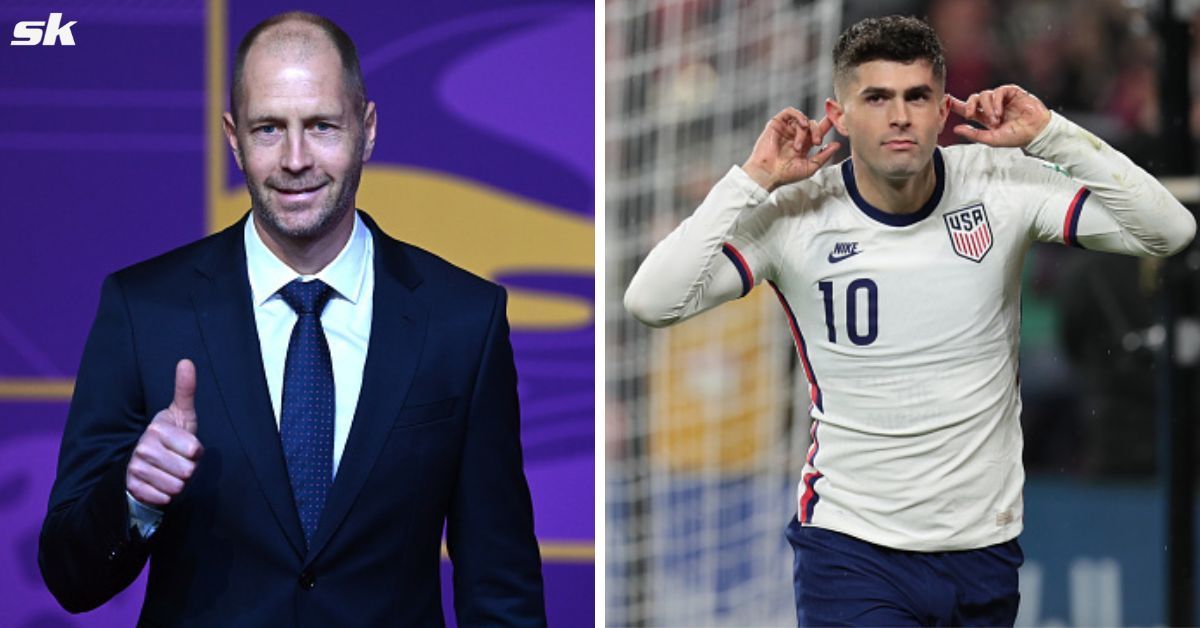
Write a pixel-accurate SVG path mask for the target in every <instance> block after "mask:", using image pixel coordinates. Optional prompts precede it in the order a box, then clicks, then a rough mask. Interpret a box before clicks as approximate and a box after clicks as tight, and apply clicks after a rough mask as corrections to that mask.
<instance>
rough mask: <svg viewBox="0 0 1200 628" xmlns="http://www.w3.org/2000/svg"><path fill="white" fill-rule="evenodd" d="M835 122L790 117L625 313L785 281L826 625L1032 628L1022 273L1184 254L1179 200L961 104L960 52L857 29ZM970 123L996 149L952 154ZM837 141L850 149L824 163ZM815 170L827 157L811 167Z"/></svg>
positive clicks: (690, 224) (802, 609)
mask: <svg viewBox="0 0 1200 628" xmlns="http://www.w3.org/2000/svg"><path fill="white" fill-rule="evenodd" d="M833 55H834V94H835V97H836V100H833V99H831V100H827V101H826V103H825V117H823V118H821V119H820V120H819V121H818V120H814V119H810V118H808V117H806V116H805V115H804V114H803V113H801V112H799V111H797V110H795V109H791V108H789V109H786V110H784V111H782V112H780V113H779V114H778V115H777V116H775V117H774V118H773V119H772V120H771V121H770V122H769V123H768V124H767V126H766V129H765V130H764V131H763V133H762V135H761V136H760V137H759V138H758V141H757V142H756V143H755V145H754V149H753V151H752V153H751V155H750V158H749V159H748V160H747V161H746V162H745V163H744V164H742V166H741V167H736V166H735V167H733V168H731V169H730V171H729V173H728V174H727V175H725V177H724V178H723V179H721V180H720V181H719V182H718V183H717V184H716V186H715V187H714V188H713V189H712V191H711V192H710V193H709V195H708V197H707V198H706V199H705V200H704V202H703V203H702V204H701V205H700V207H699V208H698V209H696V211H695V213H694V214H693V215H692V216H691V217H690V218H688V219H687V220H685V221H684V222H683V223H682V224H681V225H679V227H677V228H676V229H675V230H674V231H673V232H672V233H671V234H670V235H668V236H667V237H666V238H665V239H664V240H663V241H662V242H660V243H659V244H658V245H657V246H655V248H654V249H653V250H652V251H651V252H650V254H649V255H648V256H647V258H646V260H645V262H644V263H643V264H642V266H641V267H640V268H639V269H638V272H637V274H636V275H635V276H634V278H633V280H632V282H631V283H630V285H629V289H628V291H627V292H626V294H625V306H626V307H627V308H628V309H629V311H630V312H632V313H633V315H634V316H636V317H637V318H638V319H639V320H641V321H643V322H645V323H647V324H649V325H653V326H656V327H657V326H664V325H670V324H673V323H677V322H679V321H682V320H684V319H686V318H688V317H690V316H693V315H695V314H698V313H700V312H702V311H704V310H707V309H709V308H712V307H714V306H716V305H718V304H720V303H723V302H725V301H729V300H731V299H736V298H739V297H741V296H744V295H745V294H746V293H748V292H749V291H750V289H751V288H752V287H754V286H755V285H756V284H757V283H758V282H761V281H766V282H767V283H769V284H770V285H771V288H772V289H773V290H774V291H775V292H776V294H777V295H778V297H779V300H780V302H781V303H782V305H783V308H784V311H785V313H786V315H787V318H788V321H789V323H790V325H791V330H792V333H793V336H794V338H795V343H796V347H797V351H798V352H799V356H800V362H801V364H802V366H803V368H804V372H805V375H806V376H807V379H808V386H809V392H810V394H811V398H812V406H811V415H812V426H813V427H812V447H811V448H810V449H809V452H808V457H807V462H806V465H805V468H804V472H803V475H802V478H801V481H800V483H799V491H798V512H797V517H796V518H795V519H793V520H792V522H791V525H790V526H789V527H788V531H787V535H788V539H789V541H790V542H791V544H792V546H793V548H794V550H795V587H796V607H797V608H796V610H797V616H798V619H799V622H800V624H802V625H835V624H859V625H866V624H870V625H897V626H898V625H915V624H921V625H933V624H938V625H944V624H956V625H960V624H961V625H972V624H975V625H1001V624H1007V625H1011V624H1012V623H1013V622H1014V620H1015V618H1016V613H1017V603H1018V599H1019V595H1018V593H1017V568H1018V567H1019V566H1020V565H1021V563H1022V561H1023V555H1022V553H1021V549H1020V546H1019V545H1018V544H1017V540H1016V538H1017V535H1018V534H1020V532H1021V529H1022V514H1023V513H1022V503H1021V488H1022V484H1023V482H1024V472H1023V470H1022V467H1021V448H1022V436H1021V426H1020V421H1019V418H1020V414H1021V399H1020V394H1019V393H1020V391H1019V387H1018V385H1019V380H1018V372H1017V371H1018V369H1017V366H1018V365H1017V345H1018V330H1019V314H1020V277H1021V264H1022V262H1023V260H1024V258H1025V253H1026V251H1027V250H1028V249H1029V247H1030V246H1031V245H1032V244H1033V243H1034V242H1036V241H1040V242H1057V243H1062V244H1066V245H1069V246H1077V247H1082V248H1088V249H1093V250H1101V251H1111V252H1115V253H1125V254H1131V255H1142V256H1159V257H1161V256H1167V255H1171V254H1173V253H1175V252H1177V251H1179V250H1181V249H1182V248H1184V247H1185V246H1187V244H1188V243H1189V242H1190V241H1191V240H1192V237H1193V235H1194V234H1195V229H1196V223H1195V220H1194V219H1193V217H1192V216H1191V214H1189V213H1188V211H1187V210H1186V209H1185V208H1184V207H1183V206H1182V205H1180V204H1179V202H1178V201H1177V200H1176V199H1174V198H1173V197H1172V196H1171V195H1170V193H1169V192H1167V190H1166V189H1164V188H1163V187H1162V185H1160V184H1159V183H1158V182H1157V181H1156V180H1155V179H1154V178H1153V177H1151V176H1150V175H1149V174H1147V173H1146V172H1145V171H1144V170H1142V169H1141V168H1139V167H1137V166H1136V165H1134V164H1133V163H1132V162H1131V161H1130V160H1129V159H1128V158H1126V157H1125V156H1124V155H1122V154H1120V153H1118V152H1117V151H1115V150H1113V149H1112V148H1111V147H1110V146H1108V145H1107V144H1105V143H1104V142H1103V141H1101V140H1100V139H1098V138H1096V137H1095V136H1094V135H1092V134H1091V133H1089V132H1088V131H1086V130H1084V129H1082V128H1080V127H1078V126H1076V125H1075V124H1073V123H1071V122H1070V121H1068V120H1067V119H1065V118H1064V117H1062V116H1060V115H1058V114H1056V113H1053V112H1051V111H1049V110H1048V109H1047V108H1046V107H1045V106H1044V105H1043V104H1042V103H1041V102H1040V101H1039V100H1038V99H1037V98H1036V97H1034V96H1033V95H1031V94H1029V93H1026V92H1025V91H1024V90H1022V89H1021V88H1019V87H1017V86H1015V85H1006V86H1003V87H999V88H997V89H994V90H988V91H984V92H980V93H978V94H973V95H970V96H969V97H968V98H967V99H966V100H965V101H961V100H958V99H956V98H954V97H953V96H951V95H948V94H946V93H945V60H944V58H943V54H942V49H941V44H940V42H939V41H938V38H937V36H936V34H935V33H934V32H933V30H932V29H931V28H930V27H929V26H928V25H926V24H925V23H924V22H921V21H920V20H917V19H913V18H906V17H896V16H893V17H885V18H878V19H867V20H864V21H862V22H859V23H857V24H855V25H853V26H851V27H850V28H849V29H848V30H847V31H846V32H844V33H843V34H842V35H841V37H840V38H839V40H838V42H837V44H836V46H835V48H834V51H833ZM951 111H953V112H954V113H956V114H958V115H959V116H962V117H964V118H966V119H967V120H970V121H973V122H976V123H978V124H979V125H981V126H982V127H983V128H976V127H973V126H970V125H967V124H960V125H958V126H956V127H954V130H955V131H956V132H957V133H958V134H960V135H961V136H963V137H965V138H967V139H969V140H972V141H974V142H976V143H975V144H973V145H964V146H953V147H948V148H939V147H938V146H937V145H936V138H937V136H938V133H939V132H940V131H941V130H942V127H943V125H945V123H946V119H947V116H948V115H949V113H950V112H951ZM830 128H836V129H837V131H838V132H839V133H840V134H841V135H843V136H845V137H846V138H848V139H849V142H850V158H849V159H847V160H846V161H844V162H842V163H841V164H840V165H839V166H837V167H834V168H826V169H822V166H824V165H825V163H826V162H827V161H828V160H829V159H830V157H831V156H832V155H833V154H834V152H835V151H836V150H837V148H838V143H837V142H831V143H829V144H827V145H825V146H822V147H819V148H817V147H818V146H819V145H820V144H821V142H822V141H823V138H824V136H825V135H826V134H827V133H828V131H829V130H830ZM810 153H812V154H811V155H810Z"/></svg>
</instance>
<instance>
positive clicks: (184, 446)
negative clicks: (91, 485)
mask: <svg viewBox="0 0 1200 628" xmlns="http://www.w3.org/2000/svg"><path fill="white" fill-rule="evenodd" d="M196 427H197V422H196V367H195V365H193V364H192V361H191V360H180V361H179V364H177V365H176V366H175V399H174V400H172V401H171V405H170V406H168V407H167V408H166V409H165V410H162V411H161V412H159V413H158V414H156V415H155V416H154V419H153V420H151V421H150V425H149V426H147V427H146V431H145V432H143V433H142V437H141V438H139V439H138V442H137V446H136V447H134V449H133V457H132V458H130V460H129V466H128V467H126V469H125V489H126V490H128V491H129V494H130V495H133V497H134V499H136V500H138V501H139V502H142V503H143V504H147V505H150V506H159V507H162V506H166V505H167V504H169V503H171V500H172V499H174V498H175V497H176V496H177V495H179V493H181V492H182V491H183V487H184V486H185V485H186V484H187V481H188V479H190V478H191V477H192V474H193V473H195V471H196V462H197V461H198V460H199V459H200V455H201V454H202V453H204V447H203V446H202V445H201V444H200V441H199V440H198V439H197V438H196Z"/></svg>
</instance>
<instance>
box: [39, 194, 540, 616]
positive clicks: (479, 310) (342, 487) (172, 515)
mask: <svg viewBox="0 0 1200 628" xmlns="http://www.w3.org/2000/svg"><path fill="white" fill-rule="evenodd" d="M363 218H364V220H365V221H366V223H367V225H368V226H369V227H370V229H371V232H372V234H373V237H374V239H375V295H374V310H373V315H372V324H371V337H370V344H369V348H368V351H367V359H366V366H365V369H364V373H363V385H362V392H361V394H360V398H359V401H358V406H357V410H356V412H355V414H354V423H353V425H352V427H351V430H350V435H349V438H348V440H347V442H346V446H345V450H344V452H343V456H342V460H341V465H340V467H339V469H338V472H337V475H336V478H335V481H334V484H333V487H332V489H331V492H330V494H329V497H328V501H327V502H326V504H325V510H324V513H323V514H322V516H321V521H320V524H319V526H318V528H317V531H316V534H315V536H314V538H313V543H312V546H311V547H308V548H306V547H305V543H304V534H303V532H302V530H301V526H300V520H299V516H298V515H297V511H296V507H295V505H294V502H293V500H292V496H291V488H290V484H289V481H288V475H287V469H286V466H285V463H284V457H283V450H282V446H281V444H280V440H279V431H278V429H277V427H276V422H275V416H274V413H273V411H272V407H271V402H270V399H269V396H268V392H267V384H266V379H265V376H264V375H263V369H262V359H261V354H260V349H259V341H258V335H257V330H256V327H255V323H254V312H253V309H252V303H251V297H250V285H249V280H248V279H247V275H246V254H245V248H244V244H243V236H242V229H243V222H244V220H246V218H243V220H242V221H239V222H238V224H236V225H234V226H233V227H230V228H229V229H226V230H224V231H222V232H220V233H217V234H215V235H212V236H209V237H207V238H205V239H203V240H200V241H198V242H195V243H193V244H190V245H188V246H185V247H182V248H180V249H176V250H174V251H172V252H170V253H167V254H165V255H162V256H160V257H157V258H154V259H152V260H149V261H146V262H143V263H140V264H137V265H135V266H132V267H130V268H127V269H124V270H121V271H119V272H117V273H114V274H113V275H110V276H109V277H108V278H107V279H106V280H105V282H104V286H103V288H102V290H101V295H100V306H99V312H98V313H97V315H96V321H95V323H94V325H93V327H92V330H91V333H90V335H89V336H88V340H87V344H86V346H85V348H84V353H83V359H82V363H81V365H80V367H79V375H78V378H77V379H76V383H75V394H74V397H73V399H72V400H71V409H70V414H69V417H68V420H67V426H66V430H65V432H64V434H63V444H62V450H61V453H60V457H59V462H58V475H57V477H56V479H55V483H54V488H53V490H52V493H51V496H50V505H49V510H48V513H47V515H46V519H45V522H44V523H43V526H42V532H41V537H40V539H39V548H38V563H39V566H40V567H41V571H42V576H43V578H44V579H45V581H46V584H47V585H48V586H49V588H50V591H51V592H52V593H53V594H54V596H55V597H56V598H57V599H58V601H59V602H60V603H61V604H62V605H63V607H64V608H66V609H67V610H69V611H72V612H80V611H86V610H90V609H92V608H95V607H97V606H99V605H101V604H103V603H104V602H105V601H107V600H108V599H110V598H111V597H112V596H113V595H115V594H116V593H118V592H119V591H121V590H122V589H124V588H125V587H127V586H128V585H129V584H130V583H131V582H132V581H133V580H134V579H135V578H136V577H137V575H138V574H139V573H140V572H141V570H142V567H143V566H144V565H145V563H146V561H147V559H149V562H150V573H149V583H148V586H147V590H146V598H145V602H144V605H143V607H142V613H141V619H140V622H139V625H145V626H160V625H161V626H314V627H315V626H321V627H325V626H385V625H387V626H438V625H442V624H443V618H442V612H441V597H440V596H441V592H440V576H439V562H440V554H441V539H442V531H443V525H444V526H445V535H446V545H447V548H448V551H449V554H450V558H451V560H452V561H453V564H454V599H455V610H456V616H457V619H458V622H459V623H460V624H461V625H541V624H544V623H545V610H544V601H543V596H542V577H541V563H540V558H539V556H538V549H537V541H536V539H535V538H534V534H533V512H532V506H531V502H530V497H529V489H528V487H527V485H526V482H525V476H524V472H523V470H522V462H521V444H520V437H519V412H518V407H517V391H516V371H515V368H514V366H513V356H512V348H511V345H510V343H509V339H508V323H507V319H506V317H505V303H506V298H505V294H504V290H503V289H502V288H500V287H499V286H497V285H495V284H492V283H489V282H487V281H485V280H483V279H480V278H478V277H476V276H474V275H471V274H469V273H467V272H465V271H463V270H461V269H459V268H456V267H455V266H452V265H451V264H449V263H447V262H445V261H443V260H441V259H440V258H438V257H436V256H434V255H432V254H430V253H428V252H426V251H423V250H421V249H418V248H416V247H413V246H410V245H407V244H404V243H401V242H398V241H396V240H393V239H392V238H390V237H388V236H387V235H386V234H384V233H383V232H382V231H381V230H380V229H379V227H378V226H377V225H376V224H375V223H374V222H373V221H371V220H370V218H369V217H367V216H366V215H365V214H363ZM182 358H189V359H191V360H192V361H193V362H195V364H196V380H197V381H196V414H197V418H198V424H199V430H198V433H197V436H198V438H199V440H200V442H201V443H202V444H203V445H204V449H205V451H204V455H203V456H202V457H201V458H200V461H199V463H198V465H197V468H196V471H195V474H194V475H193V477H192V478H191V480H190V481H189V482H188V484H187V485H186V487H185V488H184V491H183V492H182V493H181V494H180V495H179V496H178V497H176V499H175V500H174V501H173V502H172V503H171V504H170V505H169V506H168V507H167V509H166V512H165V515H164V517H163V520H162V524H161V526H160V527H159V529H158V530H157V532H155V533H154V534H153V535H152V536H151V538H150V540H149V541H142V540H141V539H140V536H138V535H137V534H136V533H133V534H131V533H130V526H129V513H128V509H127V504H126V498H125V468H126V465H127V464H128V462H129V459H130V457H131V455H132V451H133V448H134V445H135V444H136V443H137V440H138V438H139V437H140V436H141V434H142V432H143V431H144V430H145V428H146V426H147V425H148V424H149V421H150V420H151V419H152V418H153V416H154V415H155V414H156V413H157V412H158V411H160V410H162V409H164V408H166V407H167V406H168V405H169V404H170V403H171V400H172V397H173V394H174V373H175V364H176V362H177V361H179V360H180V359H182ZM334 368H336V365H335V367H334Z"/></svg>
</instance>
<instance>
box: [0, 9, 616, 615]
mask: <svg viewBox="0 0 1200 628" xmlns="http://www.w3.org/2000/svg"><path fill="white" fill-rule="evenodd" d="M296 8H300V9H306V10H311V11H315V12H318V13H322V14H325V15H327V16H329V17H331V18H332V19H334V20H335V21H336V22H338V23H339V24H340V25H341V26H342V27H343V28H344V29H345V30H346V31H348V32H349V33H350V34H351V36H352V37H353V38H354V39H355V40H356V42H357V44H358V48H359V54H360V58H361V59H362V65H363V70H364V74H365V80H366V83H367V88H368V91H369V96H370V97H371V98H372V99H374V100H375V101H376V102H377V103H378V107H379V138H378V143H377V148H376V151H375V155H374V157H373V158H372V160H371V161H370V162H368V164H367V168H366V171H365V172H364V178H363V183H362V188H361V189H360V197H359V204H360V206H362V207H363V208H365V209H367V210H368V211H371V212H372V214H373V216H375V218H376V219H377V220H378V221H379V222H380V223H381V224H382V225H383V226H384V228H385V229H388V230H389V231H390V232H391V233H392V234H393V235H395V236H398V237H400V238H403V239H406V240H408V241H410V242H413V243H415V244H418V245H420V246H422V247H425V248H428V249H431V250H433V251H435V252H439V253H442V254H444V255H445V256H447V257H449V258H450V259H452V260H455V261H457V262H459V263H461V264H464V265H467V266H468V267H469V268H471V269H472V270H474V271H476V272H478V273H481V274H484V275H486V276H488V277H490V278H491V279H494V280H496V281H499V282H500V283H502V284H504V285H505V286H506V287H507V288H508V290H509V292H510V295H511V302H510V319H511V320H512V328H513V334H512V339H513V344H514V347H515V353H516V360H517V366H518V370H519V373H520V395H521V401H522V406H523V426H522V436H523V442H524V446H525V454H526V472H527V475H528V477H529V480H530V484H531V489H532V492H533V496H534V502H535V511H536V514H535V519H536V527H537V534H538V536H539V539H540V541H541V545H542V554H543V557H544V561H545V577H546V593H547V605H548V611H549V614H550V620H551V622H552V623H553V624H556V625H565V626H572V625H590V624H591V623H592V621H593V612H594V610H593V609H594V603H593V600H594V594H593V586H594V575H593V573H594V571H593V570H594V549H593V539H594V497H593V495H594V490H593V486H594V471H593V454H592V452H593V443H594V437H593V417H594V414H593V412H594V405H595V404H594V384H593V382H594V378H593V369H594V366H593V365H594V349H593V337H594V335H593V334H594V323H593V307H592V300H593V298H592V295H593V264H594V262H593V259H594V258H593V242H594V240H593V215H594V211H593V190H594V183H593V178H594V169H593V162H594V116H593V111H594V83H593V80H594V78H593V77H594V65H593V64H594V61H593V60H594V38H593V33H594V23H595V22H594V18H593V15H594V7H593V5H592V4H591V3H590V2H581V1H579V0H562V1H555V2H543V1H539V0H514V1H506V2H502V3H497V2H486V1H482V0H476V1H470V2H451V3H446V2H441V3H439V2H433V3H391V2H379V1H364V2H354V3H318V2H308V1H305V2H299V3H295V4H292V3H282V2H277V1H270V0H240V1H238V2H236V3H234V2H228V3H227V2H225V0H209V1H207V2H206V1H203V0H195V1H190V2H189V1H173V0H161V1H156V2H141V1H137V0H110V1H105V2H90V1H85V0H63V1H58V2H46V1H44V0H28V1H24V2H15V3H14V2H3V3H0V34H2V35H3V39H4V41H3V42H0V181H3V184H4V185H3V189H4V194H3V199H4V201H3V207H2V208H0V268H3V269H4V272H3V277H4V278H3V280H0V286H3V291H4V295H3V297H0V609H2V610H0V624H2V625H5V626H131V625H133V624H134V622H135V618H136V616H137V612H138V610H139V608H140V602H141V598H142V589H143V588H144V580H139V581H138V582H137V583H135V584H134V585H133V586H131V587H130V588H129V590H127V591H126V592H124V593H123V594H121V595H120V596H118V597H117V598H116V599H114V600H113V601H112V602H110V603H109V604H107V605H105V606H104V607H102V608H100V609H99V610H96V611H93V612H91V613H88V614H85V615H82V616H78V617H71V616H69V615H67V614H66V613H65V612H64V611H62V610H61V609H59V608H58V607H57V605H56V604H55V602H54V600H53V599H52V598H51V596H50V594H49V593H48V592H47V591H46V589H45V587H44V585H43V584H42V582H41V578H40V576H39V574H38V571H37V565H36V546H37V534H38V529H39V527H40V524H41V518H42V516H43V514H44V512H45V507H46V500H47V497H48V495H49V488H50V483H51V482H52V480H53V474H54V465H55V458H56V454H57V450H58V441H59V437H60V434H61V430H62V426H63V424H64V421H65V418H66V411H67V403H68V400H69V396H70V391H71V386H72V378H73V376H74V373H75V369H76V367H77V366H78V362H79V357H80V353H81V350H82V345H83V341H84V338H85V335H86V333H87V330H88V327H89V325H90V324H91V320H92V317H93V315H94V313H95V308H96V303H97V298H98V295H99V287H100V282H101V280H102V279H103V277H104V275H105V274H107V273H109V272H111V271H113V270H116V269H118V268H120V267H123V266H125V265H128V264H131V263H134V262H137V261H140V260H142V259H146V258H148V257H151V256H153V255H156V254H158V253H162V252H164V251H166V250H169V249H171V248H174V247H176V246H179V245H182V244H184V243H187V242H190V241H192V240H195V239H198V238H200V237H202V236H204V235H206V234H207V233H210V232H211V231H212V230H213V229H215V228H219V227H223V226H225V225H227V224H229V223H230V222H232V221H233V220H234V219H235V218H236V217H238V216H239V215H240V213H241V212H243V211H245V209H246V208H248V203H247V200H246V197H245V193H244V187H243V184H242V179H241V177H240V174H239V173H238V171H237V169H236V167H235V166H234V164H233V162H232V160H231V159H229V155H228V150H227V148H226V146H225V145H224V144H223V140H221V139H220V138H219V136H215V135H214V132H215V131H216V129H217V127H215V126H212V125H210V124H209V123H211V122H215V121H216V119H217V118H216V116H217V115H219V112H220V111H221V110H223V108H224V107H225V106H226V105H225V103H226V102H227V99H228V96H227V93H226V90H227V83H228V79H227V77H228V75H229V69H228V68H229V64H230V61H231V59H232V56H233V50H234V47H235V46H236V44H237V41H238V39H239V38H240V37H241V35H242V34H243V33H245V32H246V31H247V30H248V29H249V28H250V26H252V25H253V24H254V23H256V22H258V21H259V20H261V19H263V18H265V17H267V16H269V15H272V14H274V13H278V12H280V11H284V10H290V9H296ZM51 11H57V12H61V13H63V22H67V21H71V20H74V21H76V22H77V23H76V25H75V26H73V27H72V29H71V30H72V33H73V35H74V38H75V46H73V47H65V46H61V45H60V46H55V47H47V46H34V47H12V46H9V45H8V41H9V40H11V39H12V32H13V27H14V25H15V24H16V23H17V22H20V21H26V20H45V19H46V18H47V17H48V15H49V13H50V12H51ZM222 57H223V59H224V62H223V63H214V62H215V61H217V60H220V59H222ZM201 420H203V418H201ZM413 481H419V478H413ZM448 575H449V566H448V563H446V566H445V568H444V569H443V576H444V577H443V581H444V582H445V583H446V585H447V586H445V587H444V588H446V589H448V588H449V587H448V580H446V577H448ZM397 594H398V595H399V594H402V592H397ZM448 615H449V616H448V619H449V620H451V621H453V614H452V613H449V614H448Z"/></svg>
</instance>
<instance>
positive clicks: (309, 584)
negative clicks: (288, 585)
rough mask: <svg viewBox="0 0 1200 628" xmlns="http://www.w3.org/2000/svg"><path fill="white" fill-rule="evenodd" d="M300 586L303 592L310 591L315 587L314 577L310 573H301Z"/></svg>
mask: <svg viewBox="0 0 1200 628" xmlns="http://www.w3.org/2000/svg"><path fill="white" fill-rule="evenodd" d="M300 586H301V587H302V588H303V589H304V590H305V591H311V590H312V589H313V587H315V586H317V578H316V576H314V575H313V574H312V572H311V571H305V572H303V573H301V574H300Z"/></svg>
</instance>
